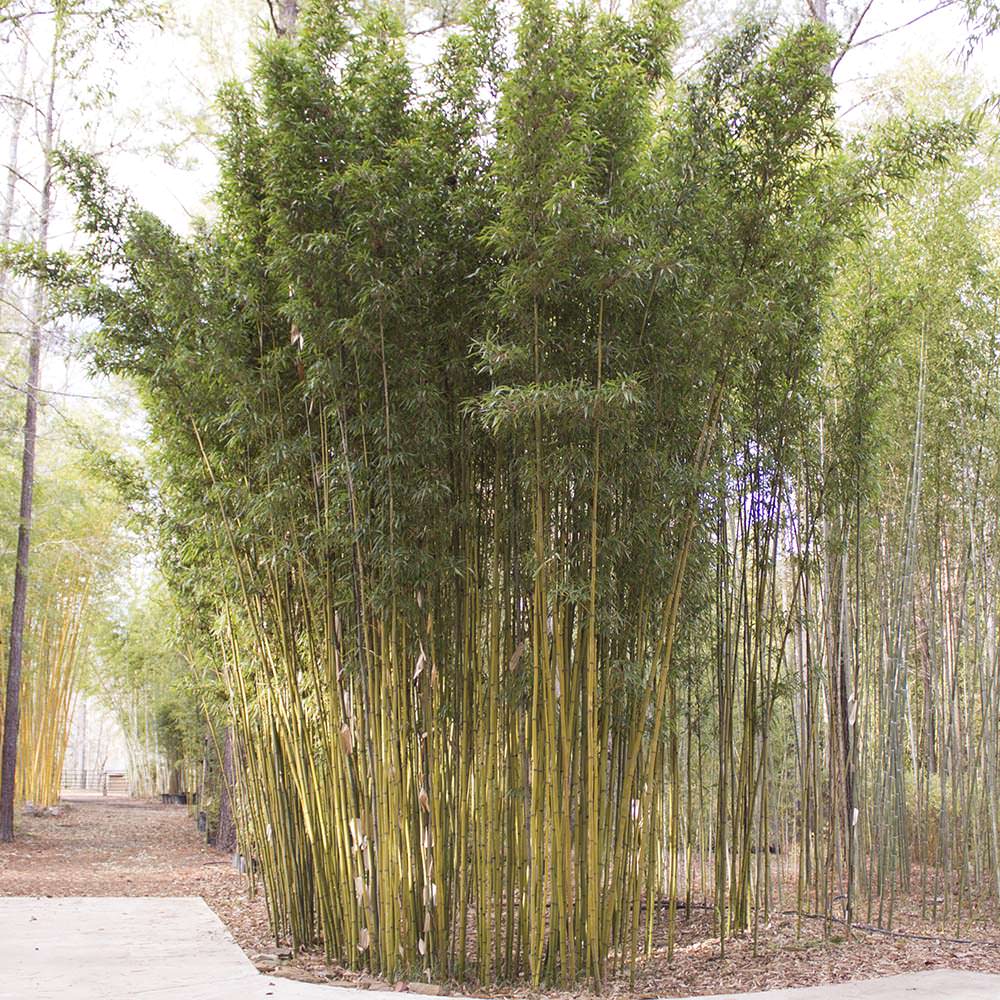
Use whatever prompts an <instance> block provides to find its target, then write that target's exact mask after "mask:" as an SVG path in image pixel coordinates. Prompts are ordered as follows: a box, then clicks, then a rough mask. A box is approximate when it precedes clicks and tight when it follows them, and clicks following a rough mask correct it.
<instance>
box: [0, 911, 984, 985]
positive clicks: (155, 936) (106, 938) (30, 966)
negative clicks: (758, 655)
mask: <svg viewBox="0 0 1000 1000" xmlns="http://www.w3.org/2000/svg"><path fill="white" fill-rule="evenodd" d="M57 998H58V1000H400V995H399V994H398V993H380V992H377V991H368V990H344V989H337V988H336V987H330V986H321V985H316V984H312V983H298V982H294V981H292V980H288V979H281V978H280V977H276V976H264V975H261V974H260V973H258V972H257V970H256V969H255V968H254V966H253V965H252V964H251V963H250V961H249V960H248V959H247V957H246V956H245V955H244V954H243V952H242V950H241V949H240V947H239V946H238V945H237V944H236V942H235V941H234V940H233V939H232V937H231V936H230V934H229V932H228V931H227V930H226V928H225V927H224V926H223V924H222V922H221V921H220V920H219V918H218V917H217V916H216V915H215V914H214V913H213V912H212V911H211V910H210V909H209V908H208V906H207V905H206V904H205V902H204V901H203V900H202V899H200V898H197V897H184V898H175V899H161V898H95V897H85V898H84V897H63V898H39V897H23V896H20V897H19V896H8V897H0V1000H57ZM723 998H724V1000H744V998H753V1000H765V998H766V1000H939V998H947V1000H1000V976H992V975H985V974H982V973H967V972H947V971H942V970H935V971H932V972H919V973H915V974H912V975H905V976H892V977H890V978H888V979H879V980H870V981H866V982H857V983H844V984H840V985H838V986H816V987H810V988H807V989H791V990H776V991H772V992H769V993H740V994H735V993H727V994H721V995H720V996H719V997H716V998H706V1000H723ZM420 1000H425V998H420Z"/></svg>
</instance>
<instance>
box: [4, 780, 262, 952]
mask: <svg viewBox="0 0 1000 1000" xmlns="http://www.w3.org/2000/svg"><path fill="white" fill-rule="evenodd" d="M16 835H17V836H16V840H15V841H14V843H13V844H0V896H201V897H202V898H203V899H204V900H205V902H207V903H208V905H209V906H210V907H211V908H212V909H213V910H214V911H215V912H216V913H217V914H218V915H219V917H220V919H221V920H222V922H223V923H224V924H226V925H227V927H229V929H230V932H231V933H232V934H233V936H234V937H235V938H236V940H237V941H238V942H239V943H240V945H241V946H242V947H243V949H244V951H246V952H247V953H248V954H251V955H253V954H257V953H260V952H274V950H275V947H274V939H273V938H272V937H271V935H270V932H269V931H268V927H267V911H266V909H265V907H264V903H263V900H262V899H259V898H258V899H254V900H251V899H249V898H248V897H247V893H246V889H245V887H244V885H243V881H242V879H241V878H240V876H239V874H238V873H237V872H236V870H235V869H234V868H233V866H232V865H231V864H230V862H229V859H228V856H224V855H221V854H219V853H218V852H216V851H214V850H212V849H211V848H210V847H208V846H207V845H206V844H205V843H204V841H203V840H202V838H201V836H200V835H199V834H198V832H197V830H196V828H195V825H194V823H193V821H192V819H191V817H190V815H189V814H188V811H187V809H186V808H185V807H184V806H165V805H161V804H160V803H159V802H153V801H144V800H136V799H116V798H91V799H82V800H71V801H70V802H68V803H67V804H66V806H65V811H64V812H63V814H62V815H60V816H19V817H18V821H17V827H16Z"/></svg>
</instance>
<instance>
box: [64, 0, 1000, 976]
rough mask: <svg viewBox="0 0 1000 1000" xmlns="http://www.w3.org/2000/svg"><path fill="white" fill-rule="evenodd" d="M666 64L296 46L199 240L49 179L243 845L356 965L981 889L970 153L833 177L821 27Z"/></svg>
mask: <svg viewBox="0 0 1000 1000" xmlns="http://www.w3.org/2000/svg"><path fill="white" fill-rule="evenodd" d="M677 34H678V31H677V26H676V23H675V20H674V16H673V13H672V11H671V9H670V8H669V7H668V6H664V5H662V4H661V3H659V2H658V0H651V2H649V3H646V4H644V5H641V6H638V7H636V9H635V10H633V12H632V13H631V14H630V15H629V16H628V17H624V16H618V15H609V14H606V13H601V12H599V11H598V10H597V9H596V8H593V7H590V6H586V5H584V6H580V7H574V8H571V9H563V8H561V7H558V6H556V5H554V4H551V3H548V2H546V0H530V2H528V3H525V4H524V5H523V6H522V7H521V9H520V11H519V15H518V17H517V18H516V21H515V23H513V24H512V25H511V24H508V23H507V21H505V20H504V19H503V18H501V17H500V16H499V15H498V14H497V12H496V11H494V10H493V9H492V8H490V7H489V6H485V5H484V6H480V7H477V8H476V9H474V10H473V11H471V12H470V13H469V15H468V17H467V18H466V21H465V23H464V24H463V25H462V27H461V28H460V29H458V30H455V31H453V32H451V33H450V35H449V36H448V38H447V40H446V41H445V42H444V43H443V44H442V46H441V48H440V52H439V54H438V56H437V58H436V60H435V61H434V63H433V64H432V65H431V66H430V67H424V68H417V67H415V65H414V63H413V62H412V60H411V58H410V55H409V53H408V50H407V41H406V37H407V36H406V34H405V31H404V28H403V25H401V24H400V23H398V22H397V21H396V19H395V18H394V16H393V15H392V14H391V12H389V11H387V10H377V11H375V12H374V13H372V12H371V11H368V12H367V13H365V14H363V15H362V14H360V13H357V12H351V11H346V10H341V9H339V8H335V7H334V6H332V5H328V4H316V5H314V6H308V5H307V6H305V7H304V9H303V11H302V14H301V19H300V23H299V25H298V31H297V33H296V35H295V36H294V37H285V38H282V39H279V40H277V41H275V42H273V43H270V44H268V45H266V46H265V47H263V48H262V49H261V51H260V53H259V55H258V61H257V68H256V73H255V77H254V80H253V83H252V85H251V86H249V87H247V88H240V87H236V86H233V87H230V88H229V89H227V90H226V91H225V92H224V94H223V95H222V97H221V102H222V107H223V110H224V114H225V119H226V122H227V127H226V131H225V134H224V138H223V140H222V146H221V157H222V171H223V173H222V181H221V184H220V188H219V191H218V197H217V218H216V219H215V221H213V222H212V223H211V225H206V226H205V227H204V228H203V229H202V230H201V231H200V232H199V233H197V234H196V235H195V236H194V237H192V238H190V239H186V240H182V239H180V238H178V237H177V236H175V235H174V234H173V233H171V232H170V231H169V230H168V229H167V228H166V227H164V226H163V225H162V224H161V223H159V222H158V221H157V220H156V219H155V218H153V217H151V216H149V215H147V214H144V213H142V212H140V211H138V210H136V209H135V208H134V207H133V206H132V205H131V204H130V203H129V202H128V200H127V199H123V198H122V197H120V196H119V195H118V194H116V193H115V191H114V190H113V189H112V188H111V187H110V186H109V183H108V181H107V178H106V176H105V175H104V174H103V172H102V171H101V170H100V168H99V167H98V166H97V165H96V164H95V163H94V162H93V161H90V160H87V159H85V158H82V157H79V156H76V155H71V154H65V155H64V163H63V167H64V172H65V174H66V176H67V179H68V181H69V183H70V184H71V186H72V187H73V189H74V191H75V193H76V196H77V198H78V200H79V202H80V205H81V211H82V215H81V218H82V225H84V226H85V227H86V229H87V231H88V232H89V233H90V234H91V236H92V241H91V244H90V249H89V262H90V265H91V266H92V269H93V271H92V273H93V275H94V279H93V281H92V282H91V283H90V284H89V285H88V286H87V287H86V288H85V289H84V290H83V291H82V293H81V296H82V300H81V301H78V302H77V303H76V304H75V307H76V308H78V309H80V310H82V311H86V312H89V313H92V314H97V315H98V316H99V317H100V320H101V329H100V332H99V334H98V335H97V337H96V342H95V351H96V357H97V362H98V364H99V365H101V366H103V367H104V368H105V369H108V370H113V371H116V372H120V373H124V374H126V375H128V376H129V377H131V378H132V379H134V380H135V381H136V382H137V384H138V385H139V386H140V387H141V391H142V393H143V398H144V402H145V404H146V406H147V407H148V410H149V413H150V420H151V425H152V428H153V436H154V445H153V452H154V454H153V459H152V462H153V469H154V475H155V477H156V480H157V490H158V496H159V498H160V500H161V501H162V503H163V508H164V511H165V513H164V515H163V518H162V520H161V522H160V525H159V531H160V544H161V547H162V551H163V562H164V567H165V571H166V573H167V576H168V579H170V581H171V582H172V585H173V587H174V590H175V593H176V594H177V595H178V599H179V600H181V601H182V603H183V606H184V607H185V608H186V609H187V611H186V614H187V618H188V620H189V621H190V623H191V625H190V629H191V641H192V642H197V643H203V644H204V645H205V646H206V648H210V649H212V650H213V652H212V656H213V658H214V659H215V662H217V663H218V664H219V672H220V676H221V678H222V680H223V682H224V685H225V690H226V694H227V699H228V705H229V713H230V719H231V723H232V725H233V727H234V732H235V744H236V760H237V775H236V782H235V787H234V793H235V796H236V799H237V802H238V806H239V815H240V837H241V843H242V850H243V852H244V853H245V854H246V855H248V856H250V857H252V858H253V859H254V860H255V863H256V865H257V866H258V867H259V872H260V876H261V878H262V881H263V886H264V889H265V892H266V896H267V901H268V905H269V907H270V912H271V916H272V919H273V922H274V925H275V929H276V931H278V932H280V933H288V934H290V935H291V937H292V939H293V941H294V942H295V944H296V945H297V946H301V945H306V944H309V943H311V942H314V941H321V942H322V944H323V947H324V948H325V950H326V952H327V954H328V956H329V957H330V958H332V959H333V958H335V959H336V960H338V961H340V962H342V963H345V964H347V965H349V966H352V967H364V968H368V969H371V970H373V971H375V972H378V973H381V974H384V975H387V976H388V975H394V974H397V973H401V972H404V971H422V972H426V973H427V974H428V975H431V976H434V977H454V978H457V979H462V980H478V981H480V982H494V981H510V980H515V979H518V978H522V977H523V978H526V979H528V980H530V981H533V982H536V983H537V982H541V981H545V982H566V983H568V982H572V981H575V980H578V979H588V980H590V981H591V982H592V983H594V984H596V985H597V986H600V985H601V984H603V983H605V982H607V981H608V980H609V979H611V978H613V977H615V976H618V975H621V974H622V973H623V972H627V970H628V969H630V968H634V966H635V963H636V962H637V961H638V960H639V959H640V958H641V955H642V954H643V953H644V952H645V951H647V950H648V949H650V948H652V947H653V946H654V942H658V941H660V940H661V937H660V935H661V930H662V928H663V927H666V932H665V933H666V947H667V948H668V949H670V948H672V947H673V933H674V928H675V926H676V921H677V920H678V919H681V918H682V913H683V911H685V910H686V911H687V912H690V907H691V906H692V905H694V903H695V902H696V901H699V902H700V901H707V902H708V903H709V905H711V906H712V907H714V911H715V914H716V927H717V931H718V934H719V935H720V938H721V939H722V940H723V941H725V939H726V938H727V937H729V936H730V935H732V934H736V933H742V932H746V931H753V930H754V929H755V928H757V927H758V925H759V922H760V921H761V920H762V919H766V916H767V914H768V913H769V912H771V910H773V909H780V908H782V907H784V908H796V909H798V910H800V911H801V912H803V913H817V912H818V913H820V914H823V915H825V916H826V917H827V918H828V919H829V920H831V921H832V920H833V919H835V918H837V919H843V918H844V917H845V915H846V918H847V919H848V920H852V919H859V918H861V917H868V918H870V919H873V920H881V921H882V922H883V923H886V924H891V921H892V915H893V905H894V900H895V899H896V896H897V894H898V893H902V892H909V891H911V889H912V888H913V886H912V883H913V882H914V880H918V881H920V880H922V884H923V886H924V887H925V889H926V891H925V893H924V898H925V899H927V900H928V901H930V902H929V903H928V905H929V906H932V907H937V908H939V909H940V911H941V913H940V916H941V918H942V919H954V920H955V921H956V923H960V922H961V920H962V919H963V914H968V913H969V912H970V908H971V906H972V902H973V899H974V898H975V899H976V900H980V901H981V900H982V899H983V898H986V897H989V898H992V899H994V900H995V899H996V897H997V894H998V892H1000V841H998V825H997V815H996V795H995V792H996V779H997V767H998V759H997V725H998V721H1000V714H998V713H1000V690H998V677H997V620H996V611H995V608H996V599H997V585H998V578H997V571H998V568H1000V563H998V561H997V555H998V553H997V551H996V544H997V539H996V537H995V530H994V528H993V525H994V524H995V523H996V510H995V507H996V499H997V496H998V493H997V491H996V484H995V483H993V482H992V481H991V477H994V478H995V475H996V472H995V470H996V468H997V467H998V466H997V464H996V461H995V456H994V454H993V452H994V451H995V442H996V441H997V440H998V438H997V436H996V430H997V427H996V409H995V404H996V393H995V385H994V382H993V379H994V378H995V375H996V373H995V365H996V326H995V312H994V308H993V305H991V303H992V302H993V301H994V299H993V298H992V297H991V296H993V291H992V290H991V289H992V286H991V285H990V278H989V261H988V256H989V255H988V253H987V252H986V251H985V250H984V249H983V246H982V239H981V234H980V233H979V232H978V230H977V229H976V226H977V223H976V222H975V218H976V214H975V212H974V210H973V209H974V204H975V196H974V192H970V191H968V190H967V191H966V192H965V194H964V195H963V194H962V193H961V192H956V193H954V194H953V195H952V198H953V200H955V199H957V201H956V203H955V204H954V205H953V206H952V208H953V209H954V211H955V213H956V215H955V217H961V218H963V219H966V220H967V225H966V228H965V230H964V231H963V232H962V233H961V234H958V235H960V236H961V239H958V238H956V239H955V240H952V239H951V236H952V235H955V234H950V235H949V234H945V235H942V238H941V241H940V242H941V244H942V245H944V246H948V247H949V248H950V249H949V251H948V254H945V255H944V256H941V257H939V256H932V258H931V259H923V260H918V259H907V258H906V256H905V254H906V253H910V254H911V255H912V254H916V255H918V256H919V251H918V248H919V247H920V246H921V241H920V239H919V238H917V236H916V235H914V234H921V233H924V232H926V231H927V230H928V229H933V227H934V226H935V225H938V224H940V225H944V223H943V222H940V220H939V215H940V218H944V217H945V216H946V213H944V210H943V209H942V210H941V211H940V213H937V214H936V212H937V210H936V209H934V205H935V204H937V202H936V201H935V200H934V198H933V197H931V195H930V194H928V192H931V191H932V190H933V188H934V184H935V183H937V182H938V180H939V178H940V177H941V175H942V172H943V171H947V170H948V169H950V168H949V166H948V163H949V162H952V163H956V162H961V161H962V160H963V157H964V156H965V155H966V154H965V151H966V150H968V149H969V148H970V147H971V146H972V145H973V144H974V142H975V125H976V123H975V122H974V121H973V120H972V119H969V118H966V119H964V120H962V121H959V122H951V121H948V120H944V119H942V120H940V121H931V120H927V119H923V118H921V117H919V116H917V115H915V114H907V113H900V114H898V115H897V116H895V117H891V116H890V117H887V118H885V120H884V121H883V122H882V123H881V124H880V125H878V126H873V127H872V129H871V130H870V131H869V133H868V134H866V135H864V136H862V137H860V138H857V139H854V140H851V141H850V142H846V141H845V140H843V139H842V138H841V136H840V135H839V134H838V131H837V129H836V127H835V111H834V105H833V94H832V83H831V80H830V75H829V72H828V67H829V64H830V61H831V59H832V58H833V56H834V53H835V46H836V40H835V39H834V38H833V37H832V35H830V34H829V33H828V32H827V31H826V29H824V28H823V27H822V26H818V25H816V24H812V23H810V24H807V25H805V26H803V27H801V28H798V29H796V30H795V31H793V32H791V33H789V34H788V35H785V36H778V35H775V34H774V33H773V32H771V31H769V30H767V29H765V28H762V27H760V26H755V25H751V26H748V27H745V28H743V29H741V30H740V31H739V32H737V33H736V34H735V35H733V36H732V37H731V38H729V39H728V40H726V41H724V42H723V43H722V44H720V46H719V47H718V48H717V50H716V51H715V52H714V53H713V54H711V55H710V57H709V58H707V59H706V61H705V62H704V63H703V65H702V66H701V67H700V69H699V71H698V74H697V76H696V77H694V76H693V77H691V78H690V79H687V80H685V81H683V82H677V81H674V80H673V79H672V78H671V72H670V64H671V51H672V47H673V46H674V45H675V44H676V41H677ZM921 192H922V194H921ZM921 197H922V198H923V201H921V200H920V199H921ZM962 197H964V198H965V199H966V200H965V201H964V202H961V198H962ZM959 202H961V204H959ZM921 205H922V206H923V213H924V214H923V216H921V214H920V206H921ZM894 206H895V207H894ZM913 206H916V207H913ZM896 211H899V212H902V213H903V215H901V216H900V217H899V218H898V219H896V220H895V222H894V223H893V224H892V225H890V224H889V223H887V222H886V221H885V220H886V218H887V215H886V213H887V212H896ZM906 211H909V212H910V213H911V214H910V215H906V214H905V212H906ZM947 217H948V218H951V216H947ZM907 225H908V226H909V227H910V235H911V237H912V239H911V240H910V242H909V243H906V242H905V234H906V226H907ZM900 246H902V247H904V251H905V252H904V251H900V250H898V249H897V248H898V247H900ZM907 247H908V248H909V249H905V248H907ZM949 255H950V256H949ZM832 304H835V307H834V305H832ZM943 373H949V374H948V375H947V377H945V375H944V374H943ZM938 899H940V900H942V902H940V903H938V902H934V901H936V900H938ZM661 900H662V901H664V903H665V905H664V906H660V905H658V904H659V902H660V901H661ZM845 901H846V906H845ZM845 910H846V914H845Z"/></svg>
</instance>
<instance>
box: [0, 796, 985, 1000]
mask: <svg viewBox="0 0 1000 1000" xmlns="http://www.w3.org/2000/svg"><path fill="white" fill-rule="evenodd" d="M0 896H201V897H203V898H204V899H205V901H206V902H207V903H208V905H209V906H211V907H212V909H213V910H214V911H215V912H216V913H217V914H218V916H219V917H220V919H221V920H222V921H223V922H224V923H225V924H226V925H227V927H228V928H229V930H230V932H231V933H232V935H233V937H234V938H235V939H236V940H237V942H239V944H240V946H241V947H242V948H243V949H244V951H245V952H246V953H247V954H248V955H249V956H250V957H251V958H252V959H257V960H258V964H259V965H261V966H263V967H268V968H270V967H271V966H277V967H276V968H275V970H274V971H276V972H277V973H278V974H284V975H288V976H290V977H293V978H302V979H310V980H314V981H331V980H336V981H338V982H341V983H345V982H346V981H348V980H349V981H351V982H353V983H355V984H357V985H369V986H371V987H373V988H374V987H377V988H382V989H391V988H393V986H394V985H395V984H387V983H381V982H377V981H374V980H371V979H369V978H366V977H363V976H357V975H355V974H351V973H347V972H345V971H344V970H342V969H339V968H337V967H331V966H327V965H325V964H324V962H323V958H322V955H321V954H313V953H309V954H301V955H299V956H297V957H296V958H294V959H285V958H284V957H283V947H284V944H283V943H279V944H278V945H276V944H275V942H274V939H273V938H272V937H271V935H270V933H269V930H268V925H267V911H266V908H265V905H264V901H263V899H262V897H261V896H259V895H258V896H256V897H255V898H250V897H249V896H248V893H247V888H246V884H245V881H244V879H243V878H242V877H241V876H240V875H239V873H238V872H237V871H236V870H235V868H233V867H232V865H231V864H230V863H229V860H228V857H227V856H223V855H220V854H218V853H217V852H216V851H214V850H212V849H211V848H210V847H207V846H206V845H205V844H204V842H203V841H202V839H201V837H200V836H199V834H198V833H197V831H196V829H195V825H194V822H193V821H192V819H191V817H190V815H189V813H188V811H187V809H186V808H185V807H184V806H176V805H163V804H162V803H160V802H153V801H136V800H129V799H101V798H96V799H89V800H82V801H71V802H70V803H69V808H68V809H67V810H66V811H64V812H63V813H62V814H61V815H59V816H20V817H18V826H17V840H16V841H15V843H14V844H0ZM660 923H663V922H662V921H661V922H660ZM796 924H797V921H796V918H795V917H793V916H787V915H780V916H776V917H774V918H772V919H771V920H770V921H769V922H768V923H767V924H766V925H764V924H762V925H761V926H760V927H759V928H758V934H757V947H756V954H754V944H753V940H752V938H750V937H748V938H746V939H740V940H735V941H729V942H727V944H726V953H725V957H724V958H720V956H719V942H718V940H716V939H715V938H713V937H712V926H711V914H710V913H708V912H707V911H706V910H704V909H693V910H692V912H691V915H690V920H688V919H686V918H685V914H684V913H683V912H681V913H680V914H679V915H678V936H677V944H676V949H675V956H674V961H673V962H672V963H671V964H669V965H668V964H667V961H666V948H665V947H658V948H657V949H656V950H655V951H654V954H653V955H652V956H651V957H650V958H648V959H643V960H642V961H641V963H640V964H639V967H638V968H637V970H636V975H635V980H634V983H632V984H630V983H629V981H628V978H627V976H625V977H623V978H621V979H618V980H615V981H612V982H609V983H608V984H607V987H606V993H607V994H608V995H611V996H621V997H624V996H629V995H631V996H634V997H637V998H645V997H654V996H661V997H662V996H694V995H699V994H706V993H727V992H739V991H748V990H763V989H776V988H779V987H786V986H814V985H819V984H821V983H830V982H843V981H847V980H850V979H870V978H874V977H877V976H884V975H893V974H897V973H902V972H919V971H923V970H925V969H935V968H949V969H964V970H970V971H978V972H992V973H998V972H1000V926H998V921H997V919H996V915H995V914H989V913H986V914H982V913H981V914H978V915H977V919H976V920H975V921H971V920H969V921H965V922H964V923H963V926H962V927H961V929H960V934H959V935H956V934H955V927H954V926H951V927H949V928H946V929H942V928H940V927H935V926H934V925H933V924H931V923H930V922H928V921H924V920H922V919H921V918H920V910H919V906H917V905H916V904H913V903H910V904H908V905H907V904H906V901H901V902H899V903H897V913H896V919H895V924H894V927H895V930H896V931H897V932H903V933H909V934H918V935H927V936H930V937H934V938H940V939H941V940H933V941H928V940H923V939H921V938H916V937H903V936H891V935H887V934H879V933H873V932H869V931H861V930H854V931H852V932H851V935H850V937H849V938H848V937H847V936H846V929H845V928H844V927H843V926H842V925H838V924H833V925H832V926H831V927H830V928H829V937H828V938H827V939H824V923H823V921H820V920H805V921H803V922H802V929H801V934H799V935H797V933H796ZM959 936H960V937H962V938H965V939H969V943H960V942H956V941H951V940H945V939H946V938H952V937H959ZM264 956H269V957H264ZM396 988H397V989H399V988H404V987H403V986H402V984H400V985H399V986H397V987H396ZM450 988H451V991H452V992H454V993H460V992H462V990H461V989H460V988H459V987H457V986H455V985H454V984H451V987H450ZM472 992H473V993H475V994H476V995H479V996H483V995H486V994H488V993H490V992H495V993H496V994H497V995H505V996H514V995H516V996H533V995H537V994H538V991H536V990H533V989H531V988H530V987H520V986H513V987H511V986H508V987H505V988H503V989H497V990H496V991H489V990H482V989H474V990H472ZM586 993H587V991H586V990H585V989H584V988H582V987H581V989H580V990H577V991H572V992H570V991H548V992H547V994H546V995H548V996H551V997H553V998H554V1000H555V998H566V997H570V996H573V997H579V996H583V995H586Z"/></svg>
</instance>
